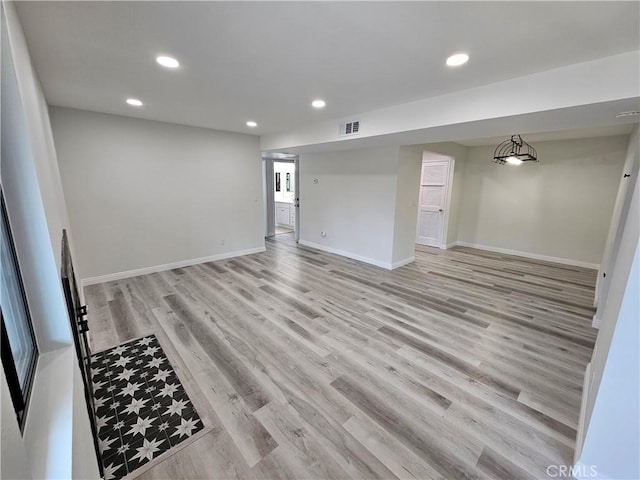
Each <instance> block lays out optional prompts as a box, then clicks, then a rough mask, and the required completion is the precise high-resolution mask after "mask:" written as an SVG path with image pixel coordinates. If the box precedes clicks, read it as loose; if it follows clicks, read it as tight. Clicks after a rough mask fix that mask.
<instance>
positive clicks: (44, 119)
mask: <svg viewBox="0 0 640 480" xmlns="http://www.w3.org/2000/svg"><path fill="white" fill-rule="evenodd" d="M1 24H2V27H1V28H2V68H1V69H0V70H1V71H2V87H1V89H2V105H1V111H2V122H1V123H2V160H1V162H2V168H1V169H0V171H1V181H2V188H3V191H4V194H5V200H6V205H7V211H8V214H9V219H10V223H11V228H12V233H13V236H14V240H15V243H16V250H17V255H18V259H19V262H20V267H21V273H22V277H23V281H24V286H25V291H26V296H27V300H28V304H29V307H30V313H31V319H32V322H33V326H34V331H35V335H36V340H37V344H38V348H39V351H40V357H39V359H38V366H37V369H36V373H35V377H34V382H33V390H32V394H31V397H30V402H29V407H28V412H27V416H26V422H25V426H24V431H23V435H22V436H21V435H20V434H19V433H18V426H17V422H16V418H15V415H14V414H13V413H12V409H13V407H12V405H11V401H10V400H8V401H7V396H6V394H5V387H6V380H5V379H4V376H3V379H2V384H3V385H2V390H3V391H2V402H3V405H2V407H3V408H2V421H1V423H2V438H1V441H2V458H3V461H2V477H3V478H12V477H25V478H28V477H33V478H70V477H71V476H72V470H77V471H82V472H83V473H84V475H85V477H87V478H97V477H98V469H97V463H96V458H95V455H86V452H82V455H80V454H78V455H76V453H80V452H76V451H74V448H73V445H72V443H73V442H72V438H75V439H77V440H78V441H79V442H83V443H85V444H86V443H89V444H91V442H92V439H91V432H90V430H89V426H88V417H87V415H86V410H85V413H84V416H82V414H79V415H77V416H76V419H75V420H76V421H74V418H73V415H72V412H73V411H74V407H75V408H78V409H82V408H85V405H84V402H83V401H82V402H81V403H80V405H78V404H75V405H74V401H73V399H72V398H71V396H70V395H67V393H68V392H71V391H72V390H73V388H74V385H76V384H77V381H76V382H75V383H74V378H75V377H76V376H79V375H78V373H79V371H78V367H77V363H76V362H75V359H74V355H75V351H74V348H73V346H72V340H71V333H70V328H69V319H68V317H67V312H66V305H65V300H64V295H63V293H62V288H61V283H60V279H59V278H60V274H59V272H60V244H61V237H62V229H63V228H67V229H68V228H69V225H68V220H67V212H66V207H65V201H64V195H63V193H62V189H61V187H60V185H61V184H60V174H59V171H58V165H57V161H56V156H55V151H54V150H53V142H52V138H51V129H50V126H49V118H48V114H47V108H46V103H45V99H44V95H43V94H42V90H41V88H40V84H39V82H38V79H37V77H36V76H35V73H34V71H33V67H32V65H31V60H30V58H29V52H28V50H27V46H26V42H25V39H24V36H23V33H22V29H21V26H20V24H19V21H18V19H17V16H16V13H15V10H14V6H13V4H11V3H6V2H3V3H2V22H1ZM71 233H72V232H69V234H70V237H72V235H71ZM70 240H71V241H72V238H70ZM78 400H81V399H78ZM7 407H8V408H7ZM80 411H82V410H80ZM7 455H11V457H14V456H15V460H14V461H8V460H7V458H8V457H7ZM9 463H11V465H9ZM26 465H28V470H27V467H26Z"/></svg>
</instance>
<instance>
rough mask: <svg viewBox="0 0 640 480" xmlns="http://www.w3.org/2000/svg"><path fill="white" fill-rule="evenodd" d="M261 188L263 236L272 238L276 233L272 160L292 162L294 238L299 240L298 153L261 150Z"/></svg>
mask: <svg viewBox="0 0 640 480" xmlns="http://www.w3.org/2000/svg"><path fill="white" fill-rule="evenodd" d="M261 156H262V161H263V169H262V177H263V178H262V180H263V181H262V188H263V195H262V197H263V201H264V236H265V238H273V237H275V235H276V216H275V209H276V201H275V180H274V166H273V164H274V162H278V163H293V164H294V166H295V171H294V174H293V178H294V186H295V197H294V202H293V205H294V208H295V211H294V215H295V225H294V226H293V232H294V238H295V240H296V243H298V242H299V240H300V168H299V157H298V155H294V154H290V153H273V152H262V154H261Z"/></svg>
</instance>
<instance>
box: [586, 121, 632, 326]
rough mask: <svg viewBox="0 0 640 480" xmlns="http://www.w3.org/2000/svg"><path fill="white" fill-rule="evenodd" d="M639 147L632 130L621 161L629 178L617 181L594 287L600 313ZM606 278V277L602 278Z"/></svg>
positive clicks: (606, 291) (616, 249) (629, 203)
mask: <svg viewBox="0 0 640 480" xmlns="http://www.w3.org/2000/svg"><path fill="white" fill-rule="evenodd" d="M639 143H640V129H639V128H638V126H636V127H635V129H634V130H633V132H632V133H631V136H630V137H629V147H628V148H627V156H626V159H625V161H624V166H623V168H622V173H623V174H626V175H628V177H624V176H622V177H620V184H619V187H618V195H617V196H616V202H615V206H614V208H613V214H612V216H611V218H612V221H611V225H610V226H609V234H608V235H607V242H606V244H605V249H604V254H603V257H602V264H601V265H600V269H599V271H598V280H597V283H596V296H595V299H594V305H595V306H596V307H597V308H598V310H599V311H603V310H604V307H605V302H606V298H607V296H608V293H609V287H610V285H611V273H612V271H611V270H612V268H613V266H614V265H615V263H616V259H617V257H618V253H619V252H620V240H621V239H622V229H623V228H624V226H625V224H626V221H627V218H628V217H629V208H630V207H631V194H632V192H633V189H632V188H630V187H632V186H633V179H634V178H636V177H637V175H638V173H639V171H640V153H639V152H638V148H639ZM605 274H606V275H608V277H605V276H604V275H605ZM600 321H601V319H600V316H599V315H598V314H597V313H596V319H595V326H598V327H599V324H600Z"/></svg>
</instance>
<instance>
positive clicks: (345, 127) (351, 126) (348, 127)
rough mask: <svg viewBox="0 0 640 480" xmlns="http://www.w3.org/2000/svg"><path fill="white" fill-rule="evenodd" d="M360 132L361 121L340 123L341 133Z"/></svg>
mask: <svg viewBox="0 0 640 480" xmlns="http://www.w3.org/2000/svg"><path fill="white" fill-rule="evenodd" d="M358 133H360V122H359V121H355V122H348V123H342V124H340V135H357V134H358Z"/></svg>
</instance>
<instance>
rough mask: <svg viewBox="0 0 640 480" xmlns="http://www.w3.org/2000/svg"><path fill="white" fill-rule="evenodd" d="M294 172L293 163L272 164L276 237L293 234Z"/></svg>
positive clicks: (294, 223)
mask: <svg viewBox="0 0 640 480" xmlns="http://www.w3.org/2000/svg"><path fill="white" fill-rule="evenodd" d="M295 171H296V166H295V163H294V162H293V161H286V162H285V161H274V162H273V175H274V180H273V183H274V185H273V186H274V194H273V200H274V204H275V205H274V207H275V222H276V225H275V227H276V230H275V234H276V235H286V234H293V233H295V225H296V212H295V199H296V193H295V189H296V184H295Z"/></svg>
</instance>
